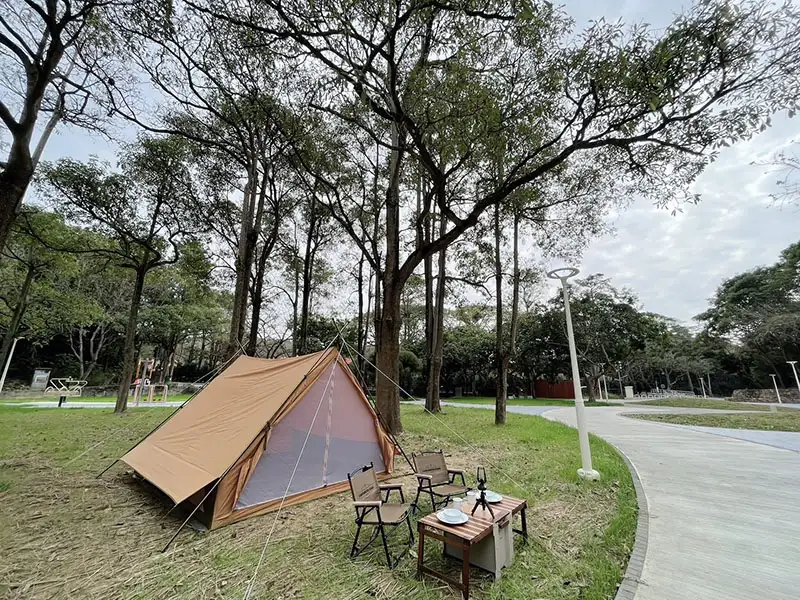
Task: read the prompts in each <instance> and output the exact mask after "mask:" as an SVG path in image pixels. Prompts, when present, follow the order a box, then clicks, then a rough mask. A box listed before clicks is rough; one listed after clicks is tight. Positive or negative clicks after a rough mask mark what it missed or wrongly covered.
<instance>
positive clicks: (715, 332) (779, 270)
mask: <svg viewBox="0 0 800 600" xmlns="http://www.w3.org/2000/svg"><path fill="white" fill-rule="evenodd" d="M697 318H698V319H699V320H700V321H702V322H704V323H705V334H706V336H707V337H708V338H710V339H712V340H713V339H717V340H720V341H719V342H717V346H718V347H719V346H721V345H722V346H728V347H729V349H728V352H727V354H728V355H730V354H733V355H734V356H735V357H736V360H737V361H738V362H739V367H740V368H741V369H742V371H743V373H744V374H745V375H746V378H747V380H749V382H751V384H752V385H754V386H756V387H768V386H770V385H771V379H770V378H769V374H770V373H776V374H777V375H778V376H779V377H780V380H781V382H782V383H783V385H786V384H791V382H792V381H793V379H794V376H793V374H792V372H791V369H790V368H789V367H788V365H786V364H785V361H786V360H788V359H790V358H794V357H797V356H800V242H798V243H796V244H792V245H791V246H789V247H788V248H786V249H785V250H784V251H783V252H782V253H781V256H780V258H779V260H778V262H776V263H775V264H774V265H772V266H768V267H760V268H758V269H753V270H752V271H748V272H746V273H742V274H740V275H736V276H735V277H731V278H730V279H727V280H725V281H724V282H723V283H722V285H720V286H719V288H718V289H717V292H716V294H715V295H714V298H713V299H712V301H711V307H710V308H709V309H708V310H707V311H705V312H704V313H702V314H700V315H698V317H697ZM779 383H780V382H779Z"/></svg>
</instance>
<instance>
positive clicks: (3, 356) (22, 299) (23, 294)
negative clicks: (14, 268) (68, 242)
mask: <svg viewBox="0 0 800 600" xmlns="http://www.w3.org/2000/svg"><path fill="white" fill-rule="evenodd" d="M35 275H36V268H35V267H34V266H33V265H28V272H27V273H26V274H25V281H24V282H23V283H22V289H21V290H20V291H19V299H18V300H17V305H16V306H15V307H14V314H13V315H11V322H10V323H9V324H8V329H7V330H6V334H5V336H3V346H2V347H0V369H2V368H4V367H5V364H6V362H7V361H8V353H9V351H10V350H11V344H12V343H13V342H14V338H15V337H17V332H18V331H19V326H20V324H21V323H22V317H24V316H25V309H26V308H27V307H28V294H29V293H30V291H31V285H32V284H33V279H34V276H35Z"/></svg>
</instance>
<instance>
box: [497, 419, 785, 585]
mask: <svg viewBox="0 0 800 600" xmlns="http://www.w3.org/2000/svg"><path fill="white" fill-rule="evenodd" d="M541 408H542V407H524V406H513V407H512V406H509V411H510V412H515V413H522V414H539V413H541ZM531 409H534V410H531ZM631 412H641V411H639V410H638V409H633V408H632V407H620V408H617V407H611V408H599V407H598V408H591V409H588V410H586V419H587V423H588V424H589V428H590V430H591V431H592V432H593V433H595V434H597V435H599V436H600V437H602V438H604V439H606V440H607V441H609V442H611V443H612V444H614V446H616V447H617V448H618V449H619V450H620V451H622V452H623V453H624V454H625V455H626V456H627V457H628V458H629V460H630V461H631V462H632V463H633V465H634V467H635V468H636V470H637V472H638V474H639V478H640V480H641V483H642V487H643V489H644V493H645V496H646V498H647V504H648V509H649V515H650V517H649V518H650V521H649V539H648V542H647V552H646V555H645V557H644V564H643V569H642V574H641V578H640V580H639V585H638V587H637V588H636V591H635V594H634V595H633V597H634V598H635V599H636V600H684V599H685V600H796V599H798V598H800V518H798V507H799V506H800V454H798V453H797V452H795V451H792V450H786V449H781V448H776V447H773V446H768V445H764V444H763V443H752V442H751V441H745V440H741V439H734V438H731V437H726V436H722V435H718V434H717V435H713V434H709V433H706V432H703V431H698V430H695V429H691V428H686V427H681V426H672V425H665V424H661V423H654V422H650V421H643V420H639V419H631V418H627V417H624V416H622V415H621V414H620V413H631ZM543 416H544V417H545V418H548V419H551V420H556V421H561V422H563V423H566V424H568V425H573V426H574V425H575V411H574V409H572V408H559V409H554V410H550V411H547V412H545V413H544V414H543ZM576 446H577V444H576Z"/></svg>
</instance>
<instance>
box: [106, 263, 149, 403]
mask: <svg viewBox="0 0 800 600" xmlns="http://www.w3.org/2000/svg"><path fill="white" fill-rule="evenodd" d="M145 277H147V269H146V268H144V267H140V268H138V269H136V282H135V284H134V286H133V296H131V307H130V312H129V313H128V323H127V324H126V325H125V346H124V352H123V356H124V359H123V362H122V375H121V377H120V382H119V390H118V391H117V404H116V406H115V407H114V412H115V413H117V414H120V413H123V412H125V409H126V408H127V406H128V390H129V389H130V387H131V379H132V378H133V370H134V368H135V363H136V360H135V359H136V325H137V323H138V320H139V307H140V306H141V303H142V290H143V289H144V280H145Z"/></svg>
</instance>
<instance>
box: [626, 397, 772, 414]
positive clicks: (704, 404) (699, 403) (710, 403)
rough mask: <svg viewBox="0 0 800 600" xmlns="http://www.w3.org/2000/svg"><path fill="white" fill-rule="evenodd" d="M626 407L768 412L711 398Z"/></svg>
mask: <svg viewBox="0 0 800 600" xmlns="http://www.w3.org/2000/svg"><path fill="white" fill-rule="evenodd" d="M628 406H631V407H638V406H641V407H643V408H647V407H648V406H672V407H679V408H713V409H719V410H763V411H768V410H769V406H761V405H758V404H744V403H742V402H731V401H730V400H716V399H713V398H659V399H657V400H644V401H643V402H630V403H629V404H628Z"/></svg>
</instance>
